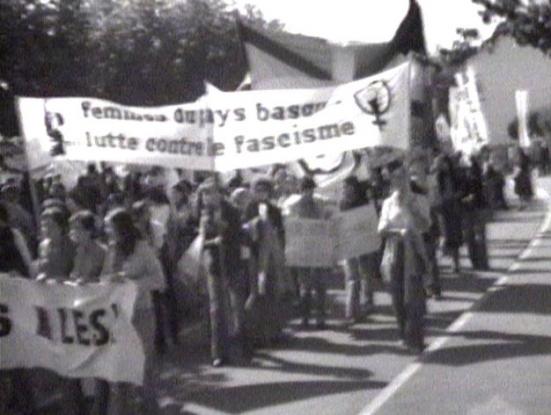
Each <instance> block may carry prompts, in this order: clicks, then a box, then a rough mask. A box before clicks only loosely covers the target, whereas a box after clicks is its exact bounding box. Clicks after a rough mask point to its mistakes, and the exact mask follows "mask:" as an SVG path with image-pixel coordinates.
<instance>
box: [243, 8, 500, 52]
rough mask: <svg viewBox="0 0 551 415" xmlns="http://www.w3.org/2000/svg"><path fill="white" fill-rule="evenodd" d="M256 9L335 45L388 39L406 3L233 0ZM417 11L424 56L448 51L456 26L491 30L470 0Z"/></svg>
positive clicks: (296, 30)
mask: <svg viewBox="0 0 551 415" xmlns="http://www.w3.org/2000/svg"><path fill="white" fill-rule="evenodd" d="M235 2H236V3H237V4H238V5H243V4H246V3H249V4H253V5H255V6H257V7H258V8H259V9H260V10H261V11H262V12H263V14H264V16H265V17H266V18H267V19H279V20H281V21H282V22H283V23H285V27H286V30H287V31H289V32H293V33H303V34H307V35H311V36H318V37H323V38H326V39H328V40H332V41H334V42H337V43H347V42H352V41H360V42H362V41H363V42H384V41H386V40H389V39H390V38H391V37H392V36H393V35H394V32H395V30H396V28H397V27H398V25H399V24H400V22H401V20H402V19H403V17H404V16H405V13H406V12H407V9H408V4H409V0H235ZM417 2H418V4H419V5H420V6H421V10H422V13H423V21H424V24H425V38H426V41H427V46H428V49H429V52H430V53H433V52H434V51H436V50H437V47H438V46H442V47H448V48H449V47H451V44H452V42H453V41H454V40H456V39H458V36H457V33H456V29H457V28H478V29H479V31H480V34H481V36H482V37H483V38H486V37H488V36H490V35H491V33H492V31H493V29H492V28H490V27H488V26H486V25H484V24H483V23H482V20H481V18H480V16H479V15H478V13H477V11H478V10H479V9H480V8H479V6H477V5H475V4H473V3H472V1H471V0H417Z"/></svg>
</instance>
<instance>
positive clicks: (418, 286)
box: [390, 241, 425, 348]
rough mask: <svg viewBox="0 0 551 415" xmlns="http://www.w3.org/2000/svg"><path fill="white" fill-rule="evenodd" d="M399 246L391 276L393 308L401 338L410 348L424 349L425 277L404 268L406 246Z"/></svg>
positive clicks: (401, 244)
mask: <svg viewBox="0 0 551 415" xmlns="http://www.w3.org/2000/svg"><path fill="white" fill-rule="evenodd" d="M392 243H395V244H397V246H396V247H395V249H396V252H395V256H394V261H395V263H394V264H393V266H392V272H391V275H390V294H391V297H392V306H393V308H394V313H395V315H396V320H397V323H398V331H399V335H400V337H401V338H402V339H403V340H404V341H405V342H406V344H407V345H408V346H410V347H416V348H419V347H423V343H424V314H425V292H424V288H423V277H422V275H421V274H420V273H417V272H413V273H412V272H411V270H405V268H404V245H403V243H401V242H398V241H393V242H392Z"/></svg>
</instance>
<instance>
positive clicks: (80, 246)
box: [69, 210, 107, 283]
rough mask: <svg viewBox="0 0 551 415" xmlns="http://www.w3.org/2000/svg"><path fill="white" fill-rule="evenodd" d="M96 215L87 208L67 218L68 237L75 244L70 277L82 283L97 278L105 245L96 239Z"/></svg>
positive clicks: (103, 257) (103, 256)
mask: <svg viewBox="0 0 551 415" xmlns="http://www.w3.org/2000/svg"><path fill="white" fill-rule="evenodd" d="M97 233H98V232H97V229H96V217H95V216H94V214H93V213H92V212H91V211H89V210H83V211H80V212H77V213H75V214H73V215H72V216H71V217H70V219H69V237H70V238H71V241H73V243H74V244H75V246H76V251H75V260H74V265H73V270H72V271H71V279H72V280H75V281H79V282H82V283H87V282H95V281H97V280H98V279H99V276H100V273H101V270H102V268H103V262H104V260H105V255H106V251H107V250H106V247H105V246H103V245H102V244H100V243H99V242H98V241H97V239H96V236H97Z"/></svg>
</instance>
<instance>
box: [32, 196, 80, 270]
mask: <svg viewBox="0 0 551 415" xmlns="http://www.w3.org/2000/svg"><path fill="white" fill-rule="evenodd" d="M40 229H41V234H42V241H41V242H40V245H39V248H38V250H39V257H38V272H39V276H38V279H39V280H43V279H55V280H58V281H64V280H66V279H68V278H69V275H70V273H71V271H72V269H73V264H74V257H75V247H74V244H73V243H72V242H71V240H70V238H69V235H68V231H69V223H68V216H67V213H66V212H64V211H63V210H61V209H60V208H57V207H50V208H47V209H45V210H44V211H43V212H42V214H41V215H40Z"/></svg>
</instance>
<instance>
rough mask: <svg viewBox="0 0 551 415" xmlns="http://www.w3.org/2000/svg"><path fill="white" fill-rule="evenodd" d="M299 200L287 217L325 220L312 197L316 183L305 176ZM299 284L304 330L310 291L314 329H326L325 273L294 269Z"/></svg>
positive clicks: (312, 268)
mask: <svg viewBox="0 0 551 415" xmlns="http://www.w3.org/2000/svg"><path fill="white" fill-rule="evenodd" d="M299 188H300V198H299V199H298V200H297V201H296V203H295V204H293V205H292V206H290V207H289V216H290V217H298V218H305V219H325V218H327V217H328V213H327V211H326V209H325V207H324V206H323V203H322V201H321V200H319V199H318V198H316V197H314V189H315V188H316V182H315V181H314V179H313V178H311V177H309V176H305V177H303V178H302V179H301V180H300V184H299ZM304 249H315V247H304ZM294 270H295V272H296V275H297V277H298V282H299V291H300V315H301V319H302V321H301V323H302V326H303V327H304V328H307V327H308V326H309V325H310V321H309V320H310V317H311V308H312V304H311V303H312V291H314V292H315V296H316V302H315V306H316V311H317V315H316V327H317V328H318V329H320V330H324V329H325V328H326V324H325V318H326V311H325V295H326V283H325V275H324V273H325V272H326V271H325V270H324V269H323V268H317V267H316V268H314V267H295V268H294Z"/></svg>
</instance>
